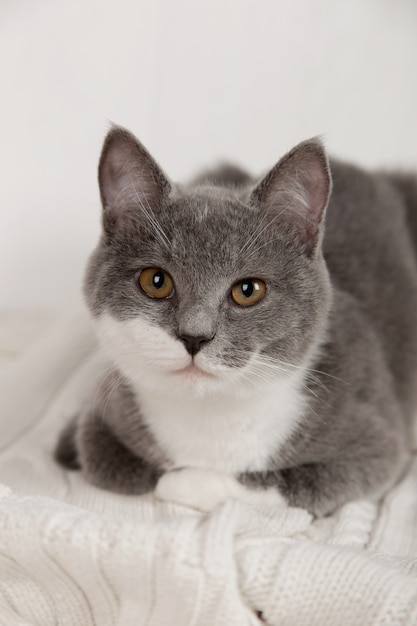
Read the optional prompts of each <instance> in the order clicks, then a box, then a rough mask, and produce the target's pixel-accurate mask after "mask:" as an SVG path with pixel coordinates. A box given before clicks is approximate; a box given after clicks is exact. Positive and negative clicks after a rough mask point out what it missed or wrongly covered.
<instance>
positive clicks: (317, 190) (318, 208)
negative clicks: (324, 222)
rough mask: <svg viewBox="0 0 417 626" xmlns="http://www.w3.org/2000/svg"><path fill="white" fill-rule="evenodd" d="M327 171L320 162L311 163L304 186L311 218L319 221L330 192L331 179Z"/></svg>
mask: <svg viewBox="0 0 417 626" xmlns="http://www.w3.org/2000/svg"><path fill="white" fill-rule="evenodd" d="M326 174H327V173H326V171H325V170H324V169H323V166H322V164H321V163H320V162H317V161H314V162H312V163H310V164H309V168H308V170H307V171H306V177H305V179H306V180H305V181H304V187H305V189H306V192H307V193H306V195H307V198H308V200H307V202H308V208H307V212H308V213H309V214H310V219H312V220H314V221H315V222H319V221H320V218H321V214H322V212H323V209H324V208H325V206H326V203H327V197H328V193H329V180H328V177H327V175H326Z"/></svg>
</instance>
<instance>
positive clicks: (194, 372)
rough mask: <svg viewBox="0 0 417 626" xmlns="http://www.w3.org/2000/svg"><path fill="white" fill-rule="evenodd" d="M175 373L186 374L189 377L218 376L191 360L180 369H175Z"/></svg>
mask: <svg viewBox="0 0 417 626" xmlns="http://www.w3.org/2000/svg"><path fill="white" fill-rule="evenodd" d="M173 374H176V375H180V376H186V377H187V378H196V379H198V378H216V376H215V375H214V374H212V373H210V372H207V371H206V370H203V369H202V368H201V367H199V366H198V365H196V363H194V361H191V363H189V364H188V365H186V366H185V367H182V368H181V369H179V370H174V372H173Z"/></svg>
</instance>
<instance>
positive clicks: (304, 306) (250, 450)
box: [57, 129, 417, 515]
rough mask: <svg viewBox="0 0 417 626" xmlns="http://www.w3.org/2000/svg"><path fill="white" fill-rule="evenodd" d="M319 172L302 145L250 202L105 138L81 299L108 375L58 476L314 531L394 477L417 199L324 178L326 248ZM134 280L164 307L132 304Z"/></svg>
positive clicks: (411, 406) (238, 192) (149, 301)
mask: <svg viewBox="0 0 417 626" xmlns="http://www.w3.org/2000/svg"><path fill="white" fill-rule="evenodd" d="M327 167H328V166H327V163H326V160H325V156H324V153H323V151H322V148H321V147H320V145H319V144H318V143H317V142H314V141H313V142H310V143H305V144H302V145H301V146H300V147H298V148H296V149H295V150H294V151H293V152H292V153H290V154H289V155H287V157H285V158H284V159H282V160H281V162H280V163H279V164H278V165H277V166H276V167H275V168H274V169H273V170H272V171H271V172H270V173H269V175H268V176H267V177H265V178H264V179H263V180H262V181H261V182H260V183H259V184H257V185H256V184H255V183H254V182H253V181H252V180H251V179H250V178H249V177H248V176H246V175H245V174H244V173H243V172H240V171H239V170H237V169H230V168H229V169H228V170H222V171H217V172H213V173H212V174H207V175H205V176H204V177H202V178H201V179H200V180H198V181H196V182H195V183H194V184H193V185H190V186H188V187H183V188H180V187H174V186H173V185H171V183H169V182H168V180H167V179H166V178H165V177H164V175H163V174H162V172H161V171H160V170H159V168H158V166H157V165H156V164H155V163H154V162H153V160H152V159H151V157H150V156H149V155H148V154H147V153H146V151H144V149H143V148H142V147H141V146H140V144H136V143H135V141H134V139H133V138H132V137H131V136H130V135H128V134H127V133H126V132H125V131H121V130H120V129H115V130H113V131H112V132H111V133H110V135H109V138H108V139H107V142H106V145H105V148H104V151H103V156H102V161H101V166H100V183H101V192H102V199H103V205H104V235H103V238H102V241H101V243H100V244H99V246H98V248H97V250H96V252H95V253H94V255H93V257H92V260H91V262H90V265H89V268H88V271H87V278H86V286H85V291H86V296H87V302H88V304H89V306H90V309H91V311H92V313H93V316H94V318H95V319H96V324H97V329H98V335H99V338H100V341H101V343H102V345H103V348H104V350H105V351H106V353H107V355H108V358H109V360H110V361H111V362H113V363H114V371H112V372H111V373H110V374H109V375H108V376H107V377H105V378H104V380H103V382H102V390H101V391H99V392H98V393H97V395H96V400H95V402H94V406H92V407H87V408H86V411H85V414H83V415H82V416H80V417H79V418H78V419H77V421H76V422H74V423H73V424H71V425H70V426H69V427H68V428H67V430H66V431H65V432H64V434H63V437H62V439H61V441H60V444H59V446H58V449H57V457H58V458H59V459H60V460H61V461H62V462H64V463H66V464H67V465H71V464H72V465H73V466H76V465H77V464H79V465H80V466H81V468H82V470H83V471H84V473H85V475H86V477H87V479H88V480H90V481H91V482H93V483H95V484H97V485H98V486H101V487H104V488H108V489H113V490H117V491H122V492H125V493H144V492H146V491H149V490H151V489H153V488H155V486H156V493H157V495H159V497H161V498H163V499H172V500H175V501H178V502H182V503H184V504H189V505H191V506H195V507H196V508H201V509H203V510H208V509H210V508H212V506H215V505H216V504H217V503H218V502H221V501H222V500H224V499H225V498H226V497H228V496H233V497H241V498H243V499H245V500H248V501H249V502H255V503H256V502H261V503H262V502H268V503H270V502H274V501H282V500H283V501H285V502H288V503H289V504H290V505H295V506H304V507H306V508H308V509H309V510H311V511H312V512H313V513H315V514H318V515H322V514H326V513H328V512H331V511H332V510H334V509H335V508H336V507H337V506H339V505H340V504H342V503H344V502H346V501H347V500H351V499H354V498H360V497H378V496H379V495H381V494H382V493H383V492H384V491H385V490H386V489H387V488H388V487H389V486H390V485H391V484H393V483H394V482H395V481H396V480H397V479H398V477H399V475H400V473H401V471H402V470H403V468H404V466H405V464H406V462H407V459H408V456H409V451H410V441H411V439H410V438H411V430H412V421H413V417H414V413H415V411H416V407H417V392H416V389H417V385H416V383H417V313H416V312H417V262H416V259H417V255H416V250H417V245H416V240H417V229H414V225H415V224H416V215H417V203H416V205H415V206H413V203H414V201H413V197H414V196H413V194H415V193H416V191H415V190H416V189H417V183H415V182H414V181H413V180H412V178H409V179H408V178H401V177H398V176H388V175H382V174H373V175H371V174H369V173H365V172H363V171H361V170H359V169H357V168H354V167H351V166H348V165H344V164H342V163H338V162H332V164H331V172H332V178H333V191H332V194H331V198H330V202H329V206H328V209H327V216H326V226H325V229H324V237H323V221H324V217H323V216H324V212H325V209H326V205H327V201H328V197H329V195H330V176H329V172H328V169H327ZM405 190H406V191H407V195H406V194H405V193H404V191H405ZM406 197H407V198H408V201H406V200H405V198H406ZM413 229H414V230H415V231H416V232H414V230H413ZM413 237H415V240H413ZM322 251H323V255H322ZM323 256H324V260H323ZM144 268H145V269H146V268H157V269H158V268H162V270H163V271H164V272H167V273H168V274H167V278H166V281H168V279H169V277H172V279H173V283H172V285H173V290H172V292H171V293H169V294H167V295H166V296H165V297H160V296H159V294H158V292H157V291H155V285H154V283H152V284H150V292H149V293H148V294H147V289H148V287H147V286H146V284H145V286H144V289H145V291H144V289H143V288H142V287H140V286H139V287H138V280H139V281H142V277H143V276H144V275H145V269H144ZM162 270H161V271H162ZM141 271H142V274H141ZM152 271H153V270H152ZM155 276H156V278H157V279H158V280H160V278H161V275H160V274H155V272H154V274H153V278H152V280H154V278H155ZM249 278H250V279H251V281H249V283H248V281H246V282H245V280H246V279H249ZM252 279H253V280H252ZM258 279H259V280H258ZM163 280H165V278H164V279H163ZM257 281H258V282H257ZM141 284H142V283H141ZM167 284H168V283H167ZM170 284H171V283H170ZM242 285H243V286H242ZM248 285H249V287H248ZM254 286H255V287H256V289H258V290H260V291H259V292H261V291H262V289H264V287H265V289H264V291H263V292H262V294H263V295H262V296H259V299H258V300H255V301H254V302H253V304H251V302H252V301H251V300H250V298H253V297H255V296H256V293H255V292H253V288H254ZM158 289H159V286H158ZM234 289H238V300H239V302H240V301H242V302H243V305H242V306H240V304H239V303H238V302H236V301H235V300H234V296H233V293H234V292H233V290H234ZM239 289H240V291H239ZM248 289H249V291H250V295H249V296H247V293H249V291H248ZM152 290H153V291H152ZM231 290H232V291H231ZM244 290H246V294H245V293H243V291H244ZM251 290H252V291H251ZM154 292H155V293H156V294H157V295H156V296H152V297H149V294H151V295H152V294H153V293H154ZM161 293H162V292H161ZM230 294H232V297H231V296H230ZM242 294H243V295H242ZM245 298H249V300H247V302H248V303H249V304H250V306H246V302H245ZM120 372H121V373H122V375H123V376H122V377H121V376H120ZM97 398H98V400H97Z"/></svg>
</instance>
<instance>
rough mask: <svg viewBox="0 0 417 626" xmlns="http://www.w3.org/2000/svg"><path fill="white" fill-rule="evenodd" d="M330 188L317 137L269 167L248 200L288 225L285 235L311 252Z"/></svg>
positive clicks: (320, 231) (315, 242)
mask: <svg viewBox="0 0 417 626" xmlns="http://www.w3.org/2000/svg"><path fill="white" fill-rule="evenodd" d="M331 189H332V180H331V174H330V167H329V162H328V159H327V155H326V152H325V150H324V147H323V145H322V143H321V142H320V140H319V139H310V140H308V141H304V142H302V143H300V144H299V145H298V146H296V147H295V148H294V149H293V150H291V151H290V152H289V153H288V154H286V155H285V156H284V157H283V158H282V159H281V160H280V161H279V162H278V163H277V165H275V167H273V168H272V170H271V171H270V172H269V173H268V174H267V175H266V176H265V178H264V179H263V180H262V181H261V182H260V183H259V184H258V185H257V187H255V189H254V190H253V192H252V195H251V201H252V204H254V205H256V206H259V208H260V209H261V210H264V211H265V210H266V211H268V212H269V213H270V214H271V216H272V217H271V219H272V220H273V221H276V222H278V223H280V224H284V225H287V226H288V227H289V228H288V229H287V230H288V237H290V238H293V240H294V241H295V242H296V243H297V244H299V246H300V247H301V248H302V251H303V252H304V253H305V254H307V255H308V256H310V255H312V254H313V253H314V251H315V250H317V249H318V248H319V244H320V241H321V236H322V231H323V223H324V214H325V211H326V207H327V204H328V202H329V198H330V193H331ZM274 216H275V217H274Z"/></svg>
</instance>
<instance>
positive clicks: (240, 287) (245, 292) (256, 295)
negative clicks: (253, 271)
mask: <svg viewBox="0 0 417 626" xmlns="http://www.w3.org/2000/svg"><path fill="white" fill-rule="evenodd" d="M265 295H266V285H265V283H264V281H263V280H260V279H259V278H245V279H244V280H241V281H240V282H239V283H236V284H235V285H233V287H232V291H231V292H230V296H231V298H232V300H233V302H234V303H235V304H238V305H239V306H250V305H251V304H256V303H257V302H260V301H261V300H262V299H263V298H264V297H265Z"/></svg>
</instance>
